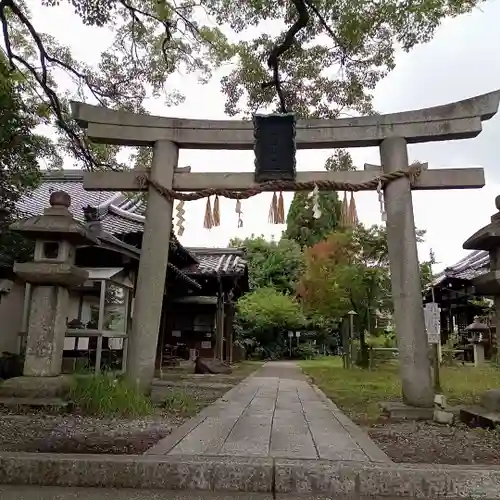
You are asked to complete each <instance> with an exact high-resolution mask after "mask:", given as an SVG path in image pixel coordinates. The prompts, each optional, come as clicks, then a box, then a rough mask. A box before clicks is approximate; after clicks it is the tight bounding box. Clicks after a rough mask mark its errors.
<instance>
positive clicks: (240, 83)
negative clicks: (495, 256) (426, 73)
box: [0, 0, 480, 168]
mask: <svg viewBox="0 0 500 500" xmlns="http://www.w3.org/2000/svg"><path fill="white" fill-rule="evenodd" d="M34 1H35V2H38V5H37V7H39V8H44V9H45V14H44V15H46V16H53V17H54V20H55V19H57V13H56V10H57V9H59V8H60V6H61V5H62V4H63V3H69V4H70V5H72V6H73V8H74V11H75V14H76V18H77V19H79V20H80V21H81V22H82V23H83V24H84V25H87V26H91V27H96V28H101V29H103V30H107V31H108V32H111V33H112V36H113V41H112V43H111V45H110V46H109V47H106V48H105V49H104V50H103V51H102V53H101V54H96V58H97V59H98V60H99V62H98V64H96V65H89V64H87V63H85V62H84V61H81V60H79V59H78V58H77V57H75V55H74V54H73V53H72V51H71V49H70V48H69V47H66V46H64V45H62V44H61V43H60V42H59V41H58V40H56V39H55V38H54V37H53V36H51V35H50V33H42V32H40V31H39V30H38V29H37V26H36V25H35V24H34V22H33V19H32V15H31V13H30V10H29V7H28V3H27V2H25V0H0V24H1V25H2V28H3V30H2V33H3V45H4V47H5V48H6V53H7V57H8V60H9V63H10V64H11V65H12V67H14V68H16V70H18V71H20V72H21V73H22V74H23V75H24V77H25V78H26V79H27V81H29V82H30V86H29V88H26V89H25V92H26V94H27V95H28V96H29V97H30V98H33V99H37V100H38V102H39V105H40V107H41V108H45V109H46V110H50V114H49V113H47V117H48V119H50V120H51V123H53V124H57V125H58V127H59V128H60V129H61V130H62V131H63V132H64V133H63V134H62V135H61V136H60V137H59V145H60V147H61V148H63V150H64V151H65V152H69V153H71V154H73V155H74V156H75V158H76V159H77V160H78V161H80V162H82V163H83V165H85V166H87V167H89V168H90V167H92V168H95V166H96V164H97V165H99V166H103V167H107V168H121V167H123V166H125V165H124V164H122V163H120V162H118V160H117V157H116V155H117V153H118V150H119V148H117V147H110V146H92V145H90V144H88V143H87V142H86V140H85V138H84V137H83V136H82V134H81V131H80V130H79V129H78V127H76V126H75V124H74V123H72V122H71V121H70V120H69V108H68V99H70V98H74V99H77V100H83V101H86V102H92V103H98V104H100V105H103V106H108V107H111V108H114V109H127V110H132V111H139V112H143V111H145V110H146V109H145V108H146V102H147V100H148V99H149V98H151V97H161V98H163V99H164V101H165V102H166V104H167V105H173V104H176V103H178V102H180V101H181V100H182V99H183V98H184V97H185V96H184V95H183V93H182V88H175V87H173V86H172V83H171V80H170V77H171V76H172V75H174V74H175V73H177V72H181V73H184V74H185V73H195V74H196V75H197V76H198V77H199V80H200V83H203V82H206V81H208V80H209V79H210V78H211V76H212V74H213V71H214V70H215V69H217V68H221V67H223V68H224V70H225V73H226V74H225V75H224V76H223V77H222V80H221V88H222V91H223V93H224V94H225V96H226V106H225V107H226V112H227V114H229V115H231V116H235V115H241V114H244V115H248V114H251V113H253V112H255V110H256V109H258V108H268V107H271V108H274V107H275V106H276V96H275V90H274V89H273V87H272V86H267V87H265V86H264V87H262V86H261V84H262V83H265V82H268V81H269V80H270V78H271V72H270V70H269V68H268V57H269V54H270V52H271V49H272V48H273V47H275V46H276V44H277V43H278V42H281V41H283V39H284V38H285V33H286V32H287V31H288V29H289V28H290V26H291V25H292V24H293V23H294V22H295V21H296V19H297V17H298V14H297V8H300V9H301V10H302V11H305V12H307V13H308V14H309V19H308V22H307V25H306V26H305V27H304V28H303V29H301V30H300V31H299V32H298V33H297V34H296V36H295V38H294V40H292V43H291V44H290V48H289V50H287V51H286V53H284V54H283V55H282V56H281V57H280V61H279V62H280V79H281V81H282V86H283V91H284V94H285V96H286V101H287V105H288V108H289V109H292V110H293V111H294V112H296V113H297V114H298V116H300V117H338V116H341V115H342V114H343V113H363V114H365V113H372V112H373V107H372V97H373V96H372V93H373V90H374V88H375V86H376V84H377V83H378V82H379V81H380V79H381V78H383V77H384V76H385V75H386V74H387V73H388V72H389V71H391V70H392V69H393V68H394V65H395V51H396V49H397V47H402V48H403V49H404V50H410V49H411V48H412V47H414V46H415V45H416V44H419V43H424V42H427V41H428V40H430V39H431V38H432V36H433V34H434V31H435V29H436V28H437V27H438V26H439V24H440V22H441V21H442V20H443V19H445V18H447V17H453V16H457V15H459V14H462V13H464V12H469V11H470V10H472V9H473V8H474V7H475V6H476V5H478V4H479V3H480V0H433V1H428V0H415V1H412V2H407V1H399V0H380V1H378V2H371V1H365V0H363V1H343V0H294V1H291V0H289V1H286V0H281V1H276V0H199V1H197V2H193V1H192V0H178V1H176V2H173V1H169V0H67V1H66V2H65V1H64V0H34ZM29 5H30V6H31V5H34V4H33V3H30V4H29ZM69 29H70V27H69ZM270 32H271V33H270ZM273 32H275V33H273ZM94 59H95V58H94ZM61 71H63V72H65V73H67V74H68V76H69V77H70V78H71V80H72V81H73V82H74V86H73V87H72V88H71V89H69V90H68V91H66V89H60V88H58V83H57V80H58V79H57V78H56V77H57V76H58V74H59V73H60V72H61ZM139 157H140V155H139ZM135 158H136V159H137V156H136V157H135Z"/></svg>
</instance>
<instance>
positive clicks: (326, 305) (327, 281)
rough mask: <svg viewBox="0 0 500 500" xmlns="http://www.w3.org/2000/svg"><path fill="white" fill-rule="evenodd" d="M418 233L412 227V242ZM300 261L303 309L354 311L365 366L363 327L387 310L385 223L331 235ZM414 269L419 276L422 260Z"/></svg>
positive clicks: (330, 313) (333, 314)
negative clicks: (304, 265) (418, 271)
mask: <svg viewBox="0 0 500 500" xmlns="http://www.w3.org/2000/svg"><path fill="white" fill-rule="evenodd" d="M424 234H425V231H423V230H418V229H417V241H418V242H422V241H423V236H424ZM305 262H306V270H305V273H304V275H303V277H302V279H301V281H300V283H299V286H298V289H297V291H298V295H299V297H300V298H301V301H302V304H303V306H304V308H305V311H306V312H307V313H308V314H314V313H315V314H320V315H323V316H325V317H326V318H332V319H335V320H340V319H341V318H343V317H344V316H345V315H346V314H347V312H348V311H349V310H351V309H352V310H354V311H355V312H356V316H355V323H356V329H357V332H358V333H359V339H360V348H361V357H360V362H361V364H362V365H366V363H367V346H366V342H365V331H368V332H370V331H371V330H372V328H373V325H374V319H375V318H374V317H375V315H376V314H377V313H379V312H390V311H391V310H392V294H391V283H390V269H389V267H390V266H389V264H390V263H389V253H388V249H387V234H386V229H385V227H383V226H372V227H370V228H366V227H364V226H363V225H361V224H359V225H358V226H357V227H356V228H354V229H353V230H349V231H345V232H341V231H338V232H335V233H332V234H331V235H330V236H329V237H328V238H327V239H326V240H324V241H322V242H320V243H318V244H316V245H314V246H313V247H312V248H310V249H308V250H307V251H306V253H305ZM420 267H421V274H422V275H423V274H424V272H426V271H427V270H428V269H429V263H428V262H423V263H422V264H421V266H420ZM422 271H423V272H422ZM425 276H426V279H428V277H427V275H425Z"/></svg>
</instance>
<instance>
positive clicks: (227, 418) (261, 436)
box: [146, 361, 390, 463]
mask: <svg viewBox="0 0 500 500" xmlns="http://www.w3.org/2000/svg"><path fill="white" fill-rule="evenodd" d="M146 454H148V455H170V456H171V455H184V456H186V455H197V456H199V455H210V456H214V455H215V456H226V457H227V456H235V457H236V456H238V457H248V458H251V457H255V458H258V457H259V458H268V457H272V458H291V459H324V460H347V461H356V462H386V463H387V462H390V459H389V458H388V457H387V455H386V454H385V453H384V452H383V451H382V450H381V449H380V448H378V447H377V446H376V445H375V443H374V442H373V441H372V440H371V439H370V438H369V436H368V435H367V434H366V433H364V432H363V431H362V430H361V429H360V428H359V427H357V426H356V425H355V424H354V423H353V422H352V421H351V420H350V419H348V418H347V417H346V415H344V414H343V413H342V412H341V411H340V410H339V409H338V408H337V406H335V405H334V404H333V403H332V402H331V401H330V400H329V399H328V398H327V397H326V396H325V395H324V394H323V392H321V391H320V390H319V389H318V388H316V387H315V386H312V385H311V384H309V382H308V380H307V378H306V377H305V376H304V375H303V374H302V372H301V370H300V368H299V367H298V366H297V365H296V364H295V363H293V362H283V361H280V362H268V363H266V364H265V365H264V366H263V367H262V368H261V369H260V370H259V371H258V372H257V373H256V374H254V375H253V376H250V377H249V378H247V379H245V380H244V381H243V382H241V383H240V384H239V385H237V386H236V387H234V388H233V389H231V390H230V391H229V392H228V393H226V394H225V396H224V397H223V398H221V399H219V400H218V401H216V402H215V403H214V404H213V405H211V406H209V407H208V408H205V410H203V411H202V412H201V413H200V414H199V415H197V416H196V417H194V418H193V419H191V420H190V421H188V422H186V423H185V424H184V425H182V426H181V427H179V428H178V429H177V430H176V431H174V432H173V433H172V434H171V435H170V436H168V437H167V438H165V439H163V440H161V441H160V442H159V443H158V444H157V445H155V446H154V447H152V448H150V449H149V450H148V451H147V452H146Z"/></svg>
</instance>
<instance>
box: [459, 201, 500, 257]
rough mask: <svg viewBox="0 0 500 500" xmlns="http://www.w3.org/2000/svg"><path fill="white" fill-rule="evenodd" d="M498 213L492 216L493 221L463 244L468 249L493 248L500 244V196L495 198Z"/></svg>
mask: <svg viewBox="0 0 500 500" xmlns="http://www.w3.org/2000/svg"><path fill="white" fill-rule="evenodd" d="M495 206H496V208H497V210H498V213H496V214H495V215H493V216H492V217H491V223H490V224H488V225H487V226H484V227H483V228H481V229H480V230H479V231H476V232H475V233H474V234H473V235H472V236H471V237H470V238H468V239H467V241H466V242H465V243H464V244H463V248H464V249H466V250H492V249H494V248H498V247H499V246H500V196H497V197H496V198H495Z"/></svg>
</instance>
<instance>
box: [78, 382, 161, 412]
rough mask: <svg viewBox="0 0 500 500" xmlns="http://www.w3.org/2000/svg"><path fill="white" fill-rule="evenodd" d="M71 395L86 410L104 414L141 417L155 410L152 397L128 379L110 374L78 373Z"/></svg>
mask: <svg viewBox="0 0 500 500" xmlns="http://www.w3.org/2000/svg"><path fill="white" fill-rule="evenodd" d="M70 398H71V401H72V402H73V404H74V405H75V407H76V408H77V409H78V410H80V411H81V412H82V413H85V414H88V415H96V416H101V417H105V416H106V417H114V416H127V417H138V416H142V415H148V414H150V413H152V411H153V404H152V403H151V400H150V399H149V398H147V397H146V396H144V395H143V394H142V393H140V392H139V391H138V390H137V389H136V388H135V387H134V386H133V385H132V384H130V382H129V381H128V380H126V379H124V378H117V377H115V376H113V375H110V374H101V375H77V376H75V377H74V379H73V384H72V387H71V391H70Z"/></svg>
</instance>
